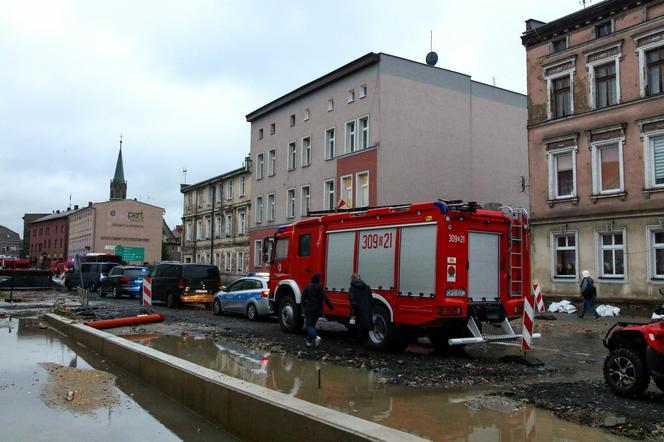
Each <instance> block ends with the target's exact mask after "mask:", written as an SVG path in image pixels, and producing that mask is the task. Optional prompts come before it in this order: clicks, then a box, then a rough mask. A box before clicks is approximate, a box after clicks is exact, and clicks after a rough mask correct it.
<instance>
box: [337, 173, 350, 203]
mask: <svg viewBox="0 0 664 442" xmlns="http://www.w3.org/2000/svg"><path fill="white" fill-rule="evenodd" d="M339 197H340V198H341V199H342V200H343V201H344V202H345V203H346V205H347V206H348V208H352V207H353V175H346V176H342V177H341V189H340V195H339Z"/></svg>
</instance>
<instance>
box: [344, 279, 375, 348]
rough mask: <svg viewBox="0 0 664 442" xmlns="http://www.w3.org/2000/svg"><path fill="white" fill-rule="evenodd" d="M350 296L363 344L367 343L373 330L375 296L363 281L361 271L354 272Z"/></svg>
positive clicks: (349, 291) (353, 315)
mask: <svg viewBox="0 0 664 442" xmlns="http://www.w3.org/2000/svg"><path fill="white" fill-rule="evenodd" d="M348 297H349V301H350V307H351V314H352V318H354V319H355V326H356V327H357V330H358V333H359V337H360V339H361V344H365V343H366V341H367V339H368V338H369V331H371V330H373V297H372V296H371V287H369V286H368V285H367V284H366V283H365V282H364V281H362V277H361V276H360V274H359V273H353V274H352V275H351V277H350V289H349V290H348Z"/></svg>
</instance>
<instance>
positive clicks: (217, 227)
mask: <svg viewBox="0 0 664 442" xmlns="http://www.w3.org/2000/svg"><path fill="white" fill-rule="evenodd" d="M221 224H222V222H221V216H217V217H216V218H215V221H214V236H216V237H217V238H219V237H221Z"/></svg>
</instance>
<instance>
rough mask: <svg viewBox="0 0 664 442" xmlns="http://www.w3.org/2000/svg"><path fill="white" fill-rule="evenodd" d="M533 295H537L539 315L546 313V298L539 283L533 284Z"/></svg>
mask: <svg viewBox="0 0 664 442" xmlns="http://www.w3.org/2000/svg"><path fill="white" fill-rule="evenodd" d="M533 293H534V294H535V305H536V306H537V313H544V311H545V310H544V297H543V296H542V290H540V287H539V285H538V284H537V283H535V284H533Z"/></svg>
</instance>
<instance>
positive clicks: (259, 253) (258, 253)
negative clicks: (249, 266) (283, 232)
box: [254, 239, 263, 267]
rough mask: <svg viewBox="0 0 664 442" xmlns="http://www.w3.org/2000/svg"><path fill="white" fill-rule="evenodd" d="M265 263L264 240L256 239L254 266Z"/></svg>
mask: <svg viewBox="0 0 664 442" xmlns="http://www.w3.org/2000/svg"><path fill="white" fill-rule="evenodd" d="M262 265H263V241H261V240H260V239H257V240H256V241H254V267H261V266H262Z"/></svg>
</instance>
